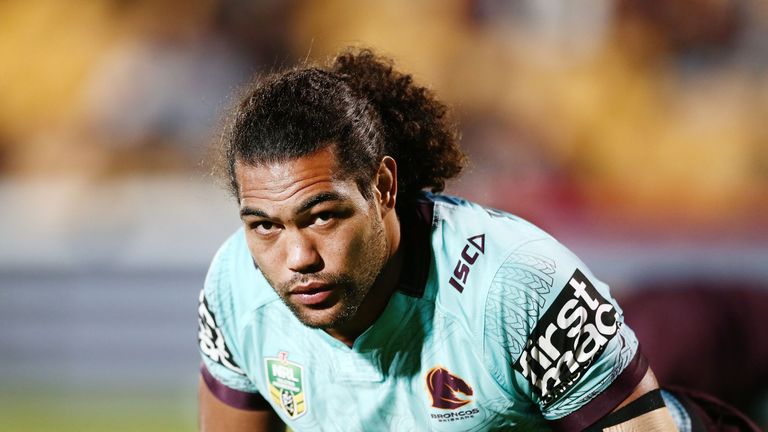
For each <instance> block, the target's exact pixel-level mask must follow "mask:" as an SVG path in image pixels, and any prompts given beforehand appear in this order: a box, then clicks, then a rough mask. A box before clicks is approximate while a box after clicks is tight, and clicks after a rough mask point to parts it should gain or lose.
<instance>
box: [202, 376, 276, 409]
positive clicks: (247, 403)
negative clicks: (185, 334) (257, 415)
mask: <svg viewBox="0 0 768 432" xmlns="http://www.w3.org/2000/svg"><path fill="white" fill-rule="evenodd" d="M200 374H201V375H202V377H203V381H205V385H206V386H207V387H208V390H210V391H211V393H213V395H214V396H216V398H217V399H218V400H220V401H222V402H224V403H225V404H227V405H229V406H231V407H232V408H237V409H241V410H249V411H261V410H267V409H271V407H270V405H269V402H267V400H266V399H264V397H263V396H262V395H261V394H260V393H248V392H244V391H240V390H235V389H233V388H229V387H227V386H226V385H224V384H222V383H221V382H220V381H219V380H217V379H216V378H215V377H214V376H213V375H211V373H210V372H208V369H207V368H206V367H205V365H201V366H200Z"/></svg>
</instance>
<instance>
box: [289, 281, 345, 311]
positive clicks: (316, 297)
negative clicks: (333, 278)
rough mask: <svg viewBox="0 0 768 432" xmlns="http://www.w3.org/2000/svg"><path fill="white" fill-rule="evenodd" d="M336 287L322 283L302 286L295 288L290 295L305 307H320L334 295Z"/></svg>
mask: <svg viewBox="0 0 768 432" xmlns="http://www.w3.org/2000/svg"><path fill="white" fill-rule="evenodd" d="M333 290H334V286H333V285H330V284H326V283H322V282H312V283H307V284H301V285H298V286H296V287H295V288H293V289H292V290H291V291H290V292H289V293H288V294H289V295H290V296H291V298H293V299H294V300H295V301H297V302H298V303H300V304H303V305H305V306H316V305H319V304H321V303H323V302H325V301H326V300H328V298H329V297H330V296H331V295H332V294H333Z"/></svg>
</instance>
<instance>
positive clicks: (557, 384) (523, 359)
mask: <svg viewBox="0 0 768 432" xmlns="http://www.w3.org/2000/svg"><path fill="white" fill-rule="evenodd" d="M618 331H619V321H618V314H617V312H616V309H615V308H614V307H613V305H612V304H611V303H610V302H608V300H606V299H605V298H604V297H603V296H601V295H600V293H599V292H597V290H596V289H595V287H594V286H593V285H592V283H590V282H589V280H588V279H587V278H586V276H584V274H583V273H582V272H580V271H579V270H576V271H575V272H574V273H573V276H571V278H570V279H569V280H568V283H566V284H565V287H563V289H562V291H561V292H560V294H559V295H558V296H557V298H556V299H555V301H554V303H552V305H551V306H550V307H549V309H547V311H546V312H545V313H544V315H543V316H542V317H541V319H540V320H539V322H538V323H537V324H536V328H534V330H533V333H531V336H530V337H529V338H528V342H527V343H526V346H525V349H524V350H523V353H522V354H521V355H520V358H519V359H518V360H517V362H516V363H515V364H514V365H513V367H514V368H515V370H517V371H518V372H520V373H521V374H523V376H525V377H526V378H527V379H528V381H529V382H530V383H531V384H532V386H533V389H534V391H535V392H536V394H537V395H539V396H540V397H541V402H542V404H543V406H547V405H550V404H551V403H553V402H554V401H556V400H557V399H558V398H559V397H560V396H562V395H563V394H564V393H565V392H566V391H568V389H570V388H571V387H572V386H573V385H574V384H575V383H576V382H577V381H578V379H579V378H580V377H581V375H582V374H583V373H584V371H586V370H587V369H588V368H589V366H590V365H591V364H592V363H593V362H594V361H595V360H596V359H597V358H598V357H600V354H602V353H603V351H605V347H606V346H607V345H608V341H610V340H611V338H613V336H614V335H616V333H617V332H618Z"/></svg>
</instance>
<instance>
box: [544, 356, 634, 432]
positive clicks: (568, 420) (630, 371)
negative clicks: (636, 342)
mask: <svg viewBox="0 0 768 432" xmlns="http://www.w3.org/2000/svg"><path fill="white" fill-rule="evenodd" d="M647 371H648V360H646V359H645V357H644V356H643V354H642V353H641V352H640V349H638V350H637V353H635V357H634V358H633V359H632V361H630V362H629V364H628V365H627V367H626V368H624V370H623V371H622V372H621V373H620V374H619V376H618V377H616V379H615V380H614V381H613V382H612V383H611V385H609V386H608V388H606V389H605V390H603V392H602V393H600V394H599V395H597V397H595V398H594V399H592V400H591V401H589V402H587V404H586V405H584V406H583V407H581V408H579V409H578V410H576V411H574V412H572V413H570V414H568V415H567V416H565V417H561V418H559V419H557V420H553V421H551V422H549V424H550V426H552V429H554V430H556V431H558V432H571V431H581V430H584V429H586V428H587V427H588V426H590V425H591V424H593V423H595V422H596V421H598V420H600V419H601V418H603V417H604V416H605V415H607V414H609V413H610V412H611V411H613V410H614V409H615V408H616V407H617V406H619V404H621V402H623V401H624V399H626V398H627V397H629V395H630V394H632V391H633V390H634V389H635V387H637V385H638V384H639V383H640V381H641V380H642V379H643V377H644V376H645V373H646V372H647Z"/></svg>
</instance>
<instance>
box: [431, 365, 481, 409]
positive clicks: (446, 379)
mask: <svg viewBox="0 0 768 432" xmlns="http://www.w3.org/2000/svg"><path fill="white" fill-rule="evenodd" d="M426 380H427V389H429V395H430V396H431V397H432V406H433V407H434V408H441V409H456V408H460V407H463V406H464V405H466V404H468V403H470V402H472V400H471V399H462V398H461V397H459V393H461V394H464V395H465V396H472V394H473V393H474V392H473V391H472V387H470V385H469V384H467V383H466V382H465V381H464V380H463V379H461V378H459V377H458V376H456V375H454V374H452V373H450V372H449V371H448V370H447V369H445V368H442V367H439V366H437V367H433V368H432V369H430V370H429V372H427V377H426Z"/></svg>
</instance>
